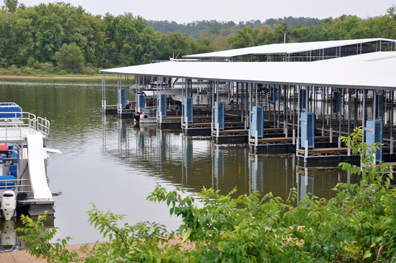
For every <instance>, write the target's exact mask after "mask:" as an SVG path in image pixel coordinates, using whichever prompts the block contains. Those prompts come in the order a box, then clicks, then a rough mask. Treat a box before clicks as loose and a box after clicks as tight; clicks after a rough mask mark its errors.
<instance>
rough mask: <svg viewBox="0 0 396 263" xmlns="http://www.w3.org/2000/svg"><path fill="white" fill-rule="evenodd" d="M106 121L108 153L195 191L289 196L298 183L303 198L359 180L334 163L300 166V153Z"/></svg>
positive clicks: (328, 192) (326, 194) (324, 194)
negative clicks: (262, 149)
mask: <svg viewBox="0 0 396 263" xmlns="http://www.w3.org/2000/svg"><path fill="white" fill-rule="evenodd" d="M106 122H107V126H106V127H105V130H106V131H105V132H104V133H103V134H105V135H106V136H107V137H109V138H106V140H103V141H106V142H107V145H106V147H104V148H105V154H106V155H111V158H116V159H117V160H119V161H121V162H124V163H126V164H128V165H129V166H131V168H132V169H131V171H132V172H131V175H130V176H133V171H134V170H135V169H136V168H137V167H140V168H139V169H144V170H146V171H147V172H148V174H150V176H152V177H155V178H157V179H160V180H161V181H163V182H168V183H171V184H172V185H177V186H180V187H183V188H186V189H188V190H189V191H192V192H198V191H201V189H202V187H203V186H204V187H206V188H213V189H216V190H220V192H221V193H222V194H226V193H228V192H229V191H231V190H232V189H233V188H234V187H237V190H238V192H237V195H240V194H251V193H253V192H254V191H258V192H259V193H260V194H262V195H264V194H267V193H269V192H272V193H273V194H274V196H280V197H282V198H283V199H284V200H286V199H287V197H288V195H289V192H290V189H291V188H296V189H297V190H298V198H299V200H301V199H303V198H304V197H305V195H306V194H307V193H308V192H310V193H312V194H315V195H318V196H319V197H326V198H331V197H333V196H334V192H333V191H332V190H331V189H332V188H333V187H334V186H335V185H336V184H337V183H338V182H357V180H358V178H357V177H355V176H352V177H348V176H347V175H346V173H344V172H341V171H339V170H334V168H332V169H330V168H329V169H315V168H313V169H312V168H309V169H308V168H307V169H304V168H300V167H299V166H298V157H297V156H296V155H295V154H254V155H252V154H251V153H250V151H249V147H246V146H238V145H234V146H229V145H219V144H213V143H212V142H211V140H210V139H209V138H207V137H191V136H187V135H185V134H183V133H180V132H176V133H175V132H166V131H164V130H162V129H159V128H156V127H139V128H137V127H134V125H133V123H132V122H131V121H127V120H123V121H122V122H119V119H117V118H108V119H107V120H106ZM109 141H111V142H113V143H112V144H109V143H108V142H109ZM117 141H118V143H116V142H117ZM128 141H129V142H128ZM117 145H122V147H119V146H117ZM306 172H307V173H306ZM126 176H129V175H126Z"/></svg>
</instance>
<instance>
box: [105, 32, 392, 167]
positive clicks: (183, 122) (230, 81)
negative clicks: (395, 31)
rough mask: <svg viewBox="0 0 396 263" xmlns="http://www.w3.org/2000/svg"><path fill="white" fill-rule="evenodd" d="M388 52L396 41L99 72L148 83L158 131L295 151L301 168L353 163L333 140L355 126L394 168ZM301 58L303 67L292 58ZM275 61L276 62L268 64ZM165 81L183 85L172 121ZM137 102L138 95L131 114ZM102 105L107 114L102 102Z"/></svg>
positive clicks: (248, 52) (228, 54)
mask: <svg viewBox="0 0 396 263" xmlns="http://www.w3.org/2000/svg"><path fill="white" fill-rule="evenodd" d="M282 48H283V51H282ZM270 49H272V51H271V50H270ZM395 50H396V41H395V40H389V39H366V40H345V41H329V42H311V43H293V44H276V45H268V46H260V47H252V48H246V49H237V50H229V51H221V52H214V53H207V54H199V55H191V56H186V57H188V58H200V60H197V61H194V62H191V61H183V60H177V61H169V62H161V63H155V64H148V65H139V66H131V67H124V68H116V69H107V70H102V71H101V73H103V74H118V75H119V76H120V77H119V78H120V79H121V76H123V75H125V76H128V75H135V77H136V76H155V77H156V78H157V80H159V81H157V83H158V84H157V90H158V103H157V106H156V108H155V110H156V112H157V123H158V126H159V127H165V126H162V125H163V124H164V123H166V122H172V121H173V122H174V126H175V127H176V126H177V127H180V129H183V130H184V131H185V132H186V133H187V134H195V133H194V132H191V131H190V130H193V131H194V130H195V131H205V133H206V134H207V133H209V136H212V138H213V139H214V141H215V142H216V143H248V144H249V146H250V149H251V152H252V153H260V152H268V151H271V150H274V151H276V152H279V151H283V152H296V153H297V155H298V156H299V157H301V159H302V160H304V162H320V161H323V160H329V159H330V160H334V161H335V162H339V161H348V160H352V161H353V159H354V158H355V159H356V157H354V156H351V153H350V151H348V150H347V149H346V148H345V146H344V145H342V143H341V139H340V138H341V136H348V135H350V134H351V133H352V131H353V129H354V128H355V127H357V126H362V127H363V129H364V130H365V132H364V135H363V136H364V140H365V141H366V142H367V143H369V144H371V143H374V142H382V143H383V144H384V146H383V147H382V149H381V150H380V151H379V152H378V154H377V159H378V160H380V159H381V160H384V161H395V158H396V157H395V156H394V155H393V145H394V139H393V127H394V118H393V105H394V103H395V99H394V90H395V87H396V80H395V79H394V77H393V74H392V73H393V65H395V62H396V52H394V51H395ZM271 52H272V53H271ZM304 52H305V53H304ZM308 53H309V54H310V55H309V56H307V54H308ZM275 55H276V56H275ZM264 56H265V57H266V59H263V57H264ZM269 56H270V59H269ZM304 56H305V58H306V59H305V60H299V59H298V58H302V57H304ZM248 57H249V59H247V58H248ZM275 57H276V58H277V60H276V61H278V62H273V60H275V59H274V58H275ZM280 57H282V59H280ZM308 58H309V59H308ZM255 61H260V62H255ZM261 61H265V62H261ZM279 61H282V63H280V62H279ZM297 61H304V62H297ZM170 78H179V79H182V80H183V83H184V85H183V88H182V97H181V100H182V107H181V117H174V118H176V119H174V120H170V118H169V117H167V116H166V107H167V103H166V90H165V89H162V83H164V82H167V81H168V80H169V79H170ZM192 79H196V80H200V81H205V82H209V83H210V85H209V86H208V87H207V94H208V98H209V101H208V103H207V107H208V108H209V109H211V110H210V115H209V114H206V115H207V116H202V115H201V116H200V118H201V119H197V117H196V116H195V115H194V101H193V94H192V93H193V91H192V89H191V86H190V85H188V83H190V82H191V80H192ZM224 82H225V83H226V93H227V98H226V99H221V96H222V94H221V91H222V90H221V89H220V88H219V83H224ZM119 86H120V87H121V86H122V84H121V82H120V85H119ZM103 90H105V77H104V78H103ZM119 90H120V88H119ZM223 91H224V90H223ZM139 100H140V96H137V98H136V103H137V107H139V106H141V105H139ZM224 100H225V101H224ZM119 102H120V101H119ZM119 104H120V103H119ZM197 104H198V103H196V105H197ZM368 105H371V107H368ZM102 106H103V107H104V108H105V107H106V100H105V98H102ZM197 106H198V105H197ZM118 107H119V108H121V105H120V106H118ZM121 111H122V109H121ZM209 127H210V132H209Z"/></svg>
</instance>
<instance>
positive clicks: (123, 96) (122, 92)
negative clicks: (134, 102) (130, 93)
mask: <svg viewBox="0 0 396 263" xmlns="http://www.w3.org/2000/svg"><path fill="white" fill-rule="evenodd" d="M121 106H122V108H123V109H125V108H126V90H125V89H121Z"/></svg>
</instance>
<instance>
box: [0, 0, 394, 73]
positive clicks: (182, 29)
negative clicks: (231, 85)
mask: <svg viewBox="0 0 396 263" xmlns="http://www.w3.org/2000/svg"><path fill="white" fill-rule="evenodd" d="M384 13H385V14H384V15H382V16H378V17H369V18H366V19H362V18H359V17H357V16H353V15H348V16H346V15H343V16H341V17H337V18H328V19H324V20H318V19H314V18H293V17H285V18H279V19H267V20H266V21H265V22H261V21H260V20H251V21H247V22H240V23H239V24H236V23H234V22H232V21H229V22H217V21H196V22H192V23H188V24H177V23H175V22H168V21H146V20H145V19H144V18H143V17H140V16H133V14H132V13H125V14H123V15H119V16H114V15H112V14H109V13H107V14H105V15H104V16H101V15H93V14H91V13H89V11H87V10H85V9H83V7H81V6H78V7H76V6H72V5H71V4H67V3H64V2H57V3H49V4H39V5H37V6H29V7H27V6H25V5H24V4H23V3H20V2H18V0H4V5H3V6H2V8H1V9H0V74H24V75H32V74H40V73H55V74H66V73H83V74H93V73H95V72H97V71H98V69H99V68H111V67H118V66H130V65H138V64H144V63H150V61H152V60H164V59H169V57H172V56H176V55H177V54H179V58H180V57H181V56H183V55H187V54H195V53H204V52H211V51H217V50H226V49H231V48H242V47H249V46H256V45H263V44H272V43H282V42H283V36H284V33H287V39H286V42H288V43H290V42H307V41H325V40H338V39H357V38H374V37H383V38H393V39H394V38H396V9H395V6H392V7H389V9H388V10H384Z"/></svg>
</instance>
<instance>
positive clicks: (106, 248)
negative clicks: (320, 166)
mask: <svg viewBox="0 0 396 263" xmlns="http://www.w3.org/2000/svg"><path fill="white" fill-rule="evenodd" d="M343 140H344V142H345V143H346V144H347V145H348V147H350V148H351V149H352V151H353V152H354V153H357V154H360V155H361V156H362V157H363V158H362V159H361V160H362V169H360V167H357V166H351V165H349V164H341V166H342V167H343V169H347V170H348V171H350V172H356V173H361V175H362V180H361V182H360V183H359V184H345V183H339V184H337V186H336V187H335V188H334V189H333V190H334V191H335V192H336V197H334V198H332V199H330V200H326V199H319V198H317V197H315V196H313V197H312V198H305V199H304V201H302V202H301V203H299V204H297V205H293V204H294V203H295V200H296V197H297V190H296V189H292V190H291V192H290V196H289V198H288V200H286V201H283V200H282V199H281V198H279V197H274V196H273V195H272V194H271V193H268V194H266V195H265V196H264V197H262V198H261V197H260V196H259V193H258V192H257V191H256V192H254V193H253V194H251V195H249V196H247V195H242V196H239V197H238V198H236V199H234V198H232V197H231V195H232V194H233V193H235V191H236V190H235V189H234V190H233V191H231V192H230V193H229V194H227V195H220V194H219V191H215V190H213V189H205V188H204V189H203V190H202V191H201V193H197V194H196V197H191V196H187V197H182V194H183V193H184V190H182V189H179V188H178V189H177V191H171V192H168V191H166V190H165V189H164V188H162V187H161V186H159V185H157V187H156V188H155V190H154V192H153V193H152V194H151V195H150V196H149V197H148V199H149V200H150V201H153V202H157V201H158V202H166V203H167V205H168V206H170V214H171V215H176V216H181V217H182V224H181V226H180V228H179V230H178V231H176V232H175V233H173V232H167V231H166V229H165V227H164V226H161V225H158V224H155V223H148V222H143V223H138V224H136V225H134V226H129V225H128V224H125V225H124V226H123V227H121V228H120V227H118V226H117V222H118V221H119V220H122V219H123V218H124V217H123V216H122V215H115V214H113V213H111V212H102V211H100V210H97V209H96V207H95V206H94V208H93V209H92V210H91V211H89V212H88V213H89V216H90V217H89V222H90V223H91V224H93V225H94V226H95V228H97V229H98V230H99V231H100V233H102V234H103V235H104V236H105V237H106V236H108V237H109V240H110V241H111V242H107V243H103V244H102V243H97V244H96V245H95V247H94V248H93V249H92V251H89V252H88V251H86V250H85V252H86V255H87V257H85V258H76V256H75V255H74V256H73V254H72V253H70V252H68V251H67V250H66V248H65V244H66V243H67V240H68V238H66V240H64V241H62V240H61V241H60V242H61V243H55V244H50V243H49V242H48V241H49V237H51V236H53V235H54V234H53V231H55V230H45V229H44V228H40V227H38V226H37V225H36V223H34V222H31V221H26V220H25V221H24V223H25V224H26V223H27V224H26V226H27V227H26V228H25V229H24V230H23V231H25V232H27V231H32V236H26V237H21V238H22V239H23V240H27V241H30V242H32V247H31V248H29V249H28V251H29V252H30V253H31V254H32V255H36V256H44V257H45V258H47V259H48V260H49V261H51V260H52V259H54V258H56V259H57V260H59V261H61V262H66V261H74V262H78V261H85V262H93V261H95V262H96V261H97V262H104V261H106V262H124V261H125V262H161V261H165V262H181V261H185V262H373V261H376V262H395V261H396V243H395V242H394V241H395V240H396V189H394V188H390V187H389V186H390V179H392V168H391V167H390V166H389V165H385V164H382V165H381V166H380V167H377V166H376V165H375V162H374V159H373V153H374V152H375V151H376V149H377V147H378V144H377V145H374V146H370V145H367V144H365V143H361V128H360V129H357V130H355V133H354V134H352V135H351V136H350V137H346V138H343ZM184 196H185V195H184ZM196 200H199V204H197V203H196ZM23 218H26V217H23ZM45 231H47V232H45ZM43 232H44V233H43ZM174 234H184V237H183V241H187V240H189V241H191V242H193V243H194V247H192V248H186V249H181V248H180V245H178V244H176V245H170V244H169V241H170V240H171V239H172V238H173V237H174ZM43 247H44V248H43Z"/></svg>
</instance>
